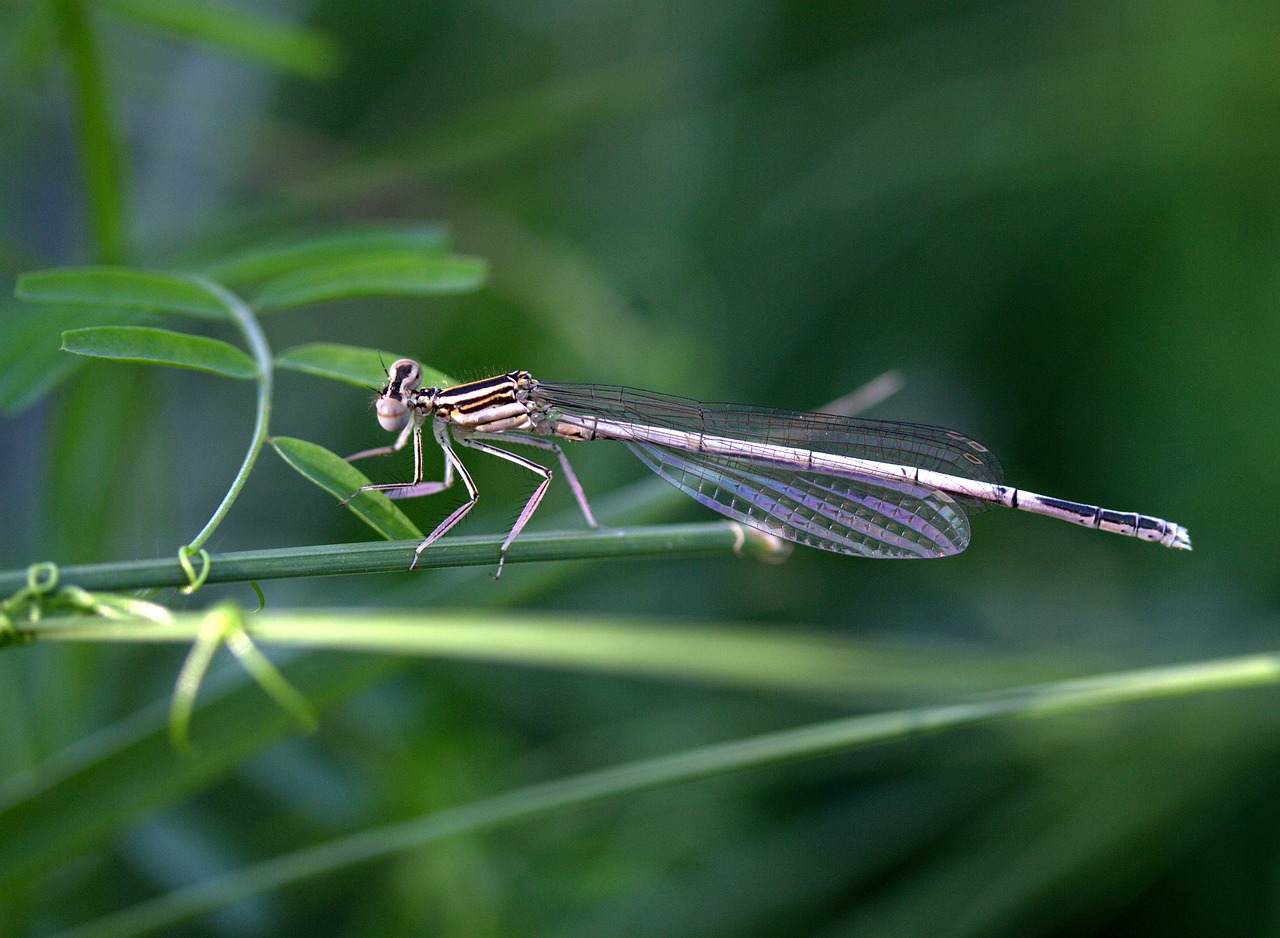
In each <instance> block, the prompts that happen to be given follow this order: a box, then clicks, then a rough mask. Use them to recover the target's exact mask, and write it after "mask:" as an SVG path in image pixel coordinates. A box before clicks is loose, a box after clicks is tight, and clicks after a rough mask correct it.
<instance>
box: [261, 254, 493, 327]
mask: <svg viewBox="0 0 1280 938" xmlns="http://www.w3.org/2000/svg"><path fill="white" fill-rule="evenodd" d="M487 272H488V267H487V265H486V264H485V262H484V261H483V260H482V259H480V258H478V257H467V256H465V255H462V254H440V255H431V254H423V253H421V252H411V251H390V252H387V253H385V254H378V255H367V256H365V257H359V258H353V259H351V260H349V261H344V262H341V263H336V264H326V265H323V266H320V267H309V268H307V269H305V270H298V271H294V272H293V273H289V274H284V275H282V276H280V277H277V278H275V279H274V280H270V281H268V282H267V283H265V284H264V285H263V286H262V288H261V289H260V290H259V291H258V293H257V295H256V296H254V298H253V304H254V306H256V307H257V308H258V310H260V311H262V312H272V311H275V310H281V309H293V308H296V307H299V306H309V305H311V304H313V303H324V302H327V301H329V300H346V299H353V298H355V297H362V296H440V295H443V294H451V293H465V292H467V291H469V290H474V289H476V288H477V287H479V286H480V285H481V284H483V283H484V280H485V275H486V273H487Z"/></svg>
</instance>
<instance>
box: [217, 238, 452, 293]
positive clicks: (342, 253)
mask: <svg viewBox="0 0 1280 938" xmlns="http://www.w3.org/2000/svg"><path fill="white" fill-rule="evenodd" d="M448 247H449V236H448V234H447V233H446V232H445V229H444V227H443V226H441V225H434V224H429V223H419V224H409V225H350V226H346V227H342V228H336V229H331V230H327V231H317V232H310V233H307V234H303V235H298V236H294V237H288V238H283V239H278V240H274V241H268V242H265V243H263V244H260V245H255V246H253V247H250V248H246V249H244V250H241V251H237V252H235V253H233V254H230V255H228V256H226V257H224V258H221V259H219V260H217V261H214V262H213V263H211V264H209V265H207V266H206V267H205V268H204V270H205V272H206V273H207V274H208V275H209V276H210V277H213V278H214V279H215V280H217V281H218V282H220V283H225V284H228V285H231V286H239V285H242V284H245V283H255V282H259V281H262V280H266V279H268V278H270V277H278V276H280V275H281V274H287V273H290V272H292V271H295V270H298V269H300V268H306V267H325V266H329V265H332V264H341V263H344V262H351V261H354V260H356V259H358V258H359V257H361V256H362V255H368V254H386V253H388V252H392V251H414V252H424V253H438V252H442V251H445V250H448Z"/></svg>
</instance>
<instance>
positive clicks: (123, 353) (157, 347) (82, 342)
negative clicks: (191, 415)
mask: <svg viewBox="0 0 1280 938" xmlns="http://www.w3.org/2000/svg"><path fill="white" fill-rule="evenodd" d="M62 350H63V351H64V352H71V353H72V354H74V355H84V356H87V357H89V358H114V359H117V360H119V361H126V362H139V363H142V364H148V365H171V366H173V367H174V368H192V369H195V370H196V371H207V372H209V373H210V374H215V375H222V376H223V377H224V378H246V379H248V378H253V377H254V376H255V375H257V373H258V372H257V368H256V367H255V366H254V364H253V359H252V358H250V357H249V356H248V355H246V354H245V353H244V352H242V351H240V350H239V349H238V348H236V347H235V346H234V345H228V344H227V343H226V342H219V341H218V340H217V339H209V338H206V337H205V336H199V335H185V334H183V333H181V332H171V331H170V330H168V329H152V328H150V327H148V326H93V327H91V328H88V329H70V330H68V331H67V332H64V333H62Z"/></svg>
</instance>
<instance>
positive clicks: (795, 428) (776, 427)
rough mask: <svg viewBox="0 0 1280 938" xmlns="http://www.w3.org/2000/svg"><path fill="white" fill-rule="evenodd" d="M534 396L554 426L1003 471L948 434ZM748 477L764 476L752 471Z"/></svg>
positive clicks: (602, 395) (652, 402)
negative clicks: (636, 426) (626, 428)
mask: <svg viewBox="0 0 1280 938" xmlns="http://www.w3.org/2000/svg"><path fill="white" fill-rule="evenodd" d="M532 396H533V399H534V400H535V401H536V402H537V403H538V405H539V406H540V407H542V408H543V409H544V412H545V413H546V414H547V415H548V416H550V417H552V418H554V417H555V416H556V414H557V413H563V414H569V415H576V416H583V417H603V418H607V419H613V420H620V421H629V422H636V423H644V424H649V425H651V426H657V427H666V428H668V429H673V430H680V431H683V432H686V433H706V434H711V435H715V436H723V437H731V438H734V439H739V440H746V441H750V442H759V443H770V444H775V445H780V446H795V447H801V448H803V449H810V450H814V451H816V452H822V453H831V454H833V455H836V456H852V457H855V458H859V459H874V460H878V461H880V462H888V463H894V464H898V465H909V466H917V467H919V468H921V469H932V470H935V471H937V472H944V473H947V474H948V475H955V476H960V477H962V478H965V479H976V480H978V481H981V482H989V483H992V484H995V485H999V484H1001V483H1002V482H1003V481H1004V471H1003V470H1002V469H1001V466H1000V461H999V460H998V459H997V458H996V457H995V454H994V453H992V452H991V451H990V450H988V449H987V448H986V447H985V446H983V445H982V444H981V443H979V442H977V441H976V440H974V439H972V438H971V437H968V436H966V435H964V434H963V433H958V432H957V431H955V430H948V429H946V428H945V427H931V426H926V425H923V424H915V423H897V422H890V421H881V420H858V419H856V418H852V417H839V416H835V415H832V414H814V413H801V412H798V411H789V410H774V409H772V408H765V407H749V406H744V405H739V404H703V403H700V402H698V401H695V400H691V399H689V398H685V397H675V396H673V395H670V394H658V393H656V392H654V391H641V390H638V389H636V388H626V387H616V386H611V385H585V384H584V385H574V384H543V383H539V384H538V386H537V387H536V388H535V389H534V390H533V392H532ZM752 471H753V472H759V471H762V470H760V467H758V466H757V467H755V468H754V469H753V470H752ZM868 487H875V486H868ZM879 487H880V488H883V486H879ZM964 502H965V508H966V509H967V510H968V511H970V512H973V511H980V510H982V509H984V508H986V507H988V506H985V505H983V504H981V503H979V502H974V501H971V500H968V499H965V500H964ZM953 553H954V551H953Z"/></svg>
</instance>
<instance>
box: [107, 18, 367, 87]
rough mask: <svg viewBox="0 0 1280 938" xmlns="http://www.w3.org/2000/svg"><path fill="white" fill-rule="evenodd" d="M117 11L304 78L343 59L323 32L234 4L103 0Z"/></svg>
mask: <svg viewBox="0 0 1280 938" xmlns="http://www.w3.org/2000/svg"><path fill="white" fill-rule="evenodd" d="M99 5H100V6H104V7H106V8H107V9H109V10H111V11H112V12H113V13H115V14H116V15H117V16H121V17H124V18H126V19H130V20H133V21H134V22H135V23H143V24H145V25H147V26H154V27H156V28H157V29H162V30H164V31H165V32H170V33H174V34H176V35H178V36H181V37H183V38H185V39H192V40H195V41H197V42H204V43H207V44H209V45H211V46H215V47H217V48H220V49H223V50H225V51H228V52H234V53H238V54H239V55H243V56H244V57H246V58H249V59H253V60H254V61H256V62H258V63H260V64H262V65H267V66H269V67H271V68H276V69H279V70H280V71H283V72H289V73H292V74H295V75H301V76H303V77H304V78H326V77H328V76H329V75H332V74H333V73H334V72H335V71H336V70H337V68H338V65H339V64H340V63H341V60H342V53H341V50H340V49H339V47H338V45H337V43H336V42H334V41H333V40H332V39H331V38H330V37H329V36H327V35H325V34H324V33H320V32H316V31H314V30H309V29H301V28H299V27H297V26H294V25H292V24H289V23H281V22H277V21H273V20H269V19H265V18H263V17H261V16H257V15H256V14H254V13H251V12H248V10H244V9H238V8H236V7H233V6H229V5H222V4H218V5H214V4H205V3H193V2H191V0H100V3H99Z"/></svg>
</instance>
